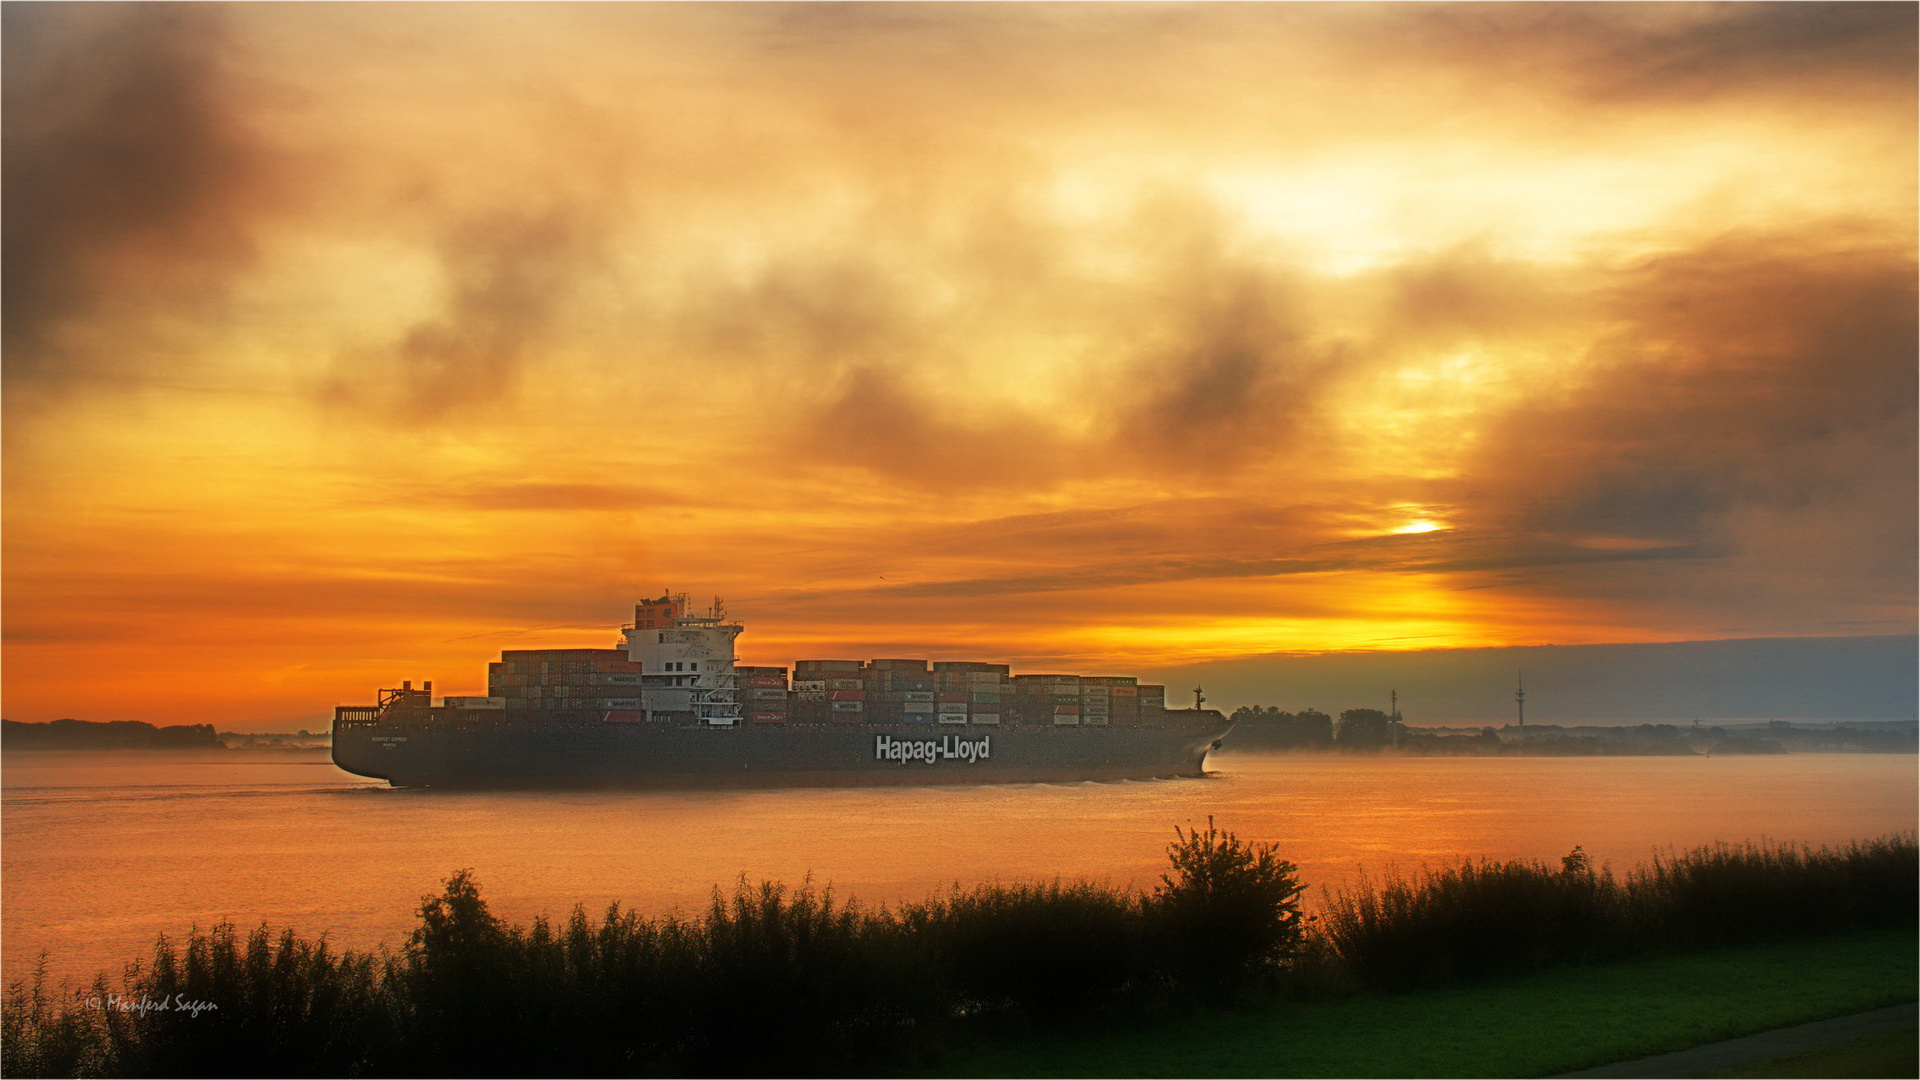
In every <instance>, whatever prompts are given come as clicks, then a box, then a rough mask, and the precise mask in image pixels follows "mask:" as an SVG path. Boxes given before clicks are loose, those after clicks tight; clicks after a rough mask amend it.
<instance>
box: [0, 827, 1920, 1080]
mask: <svg viewBox="0 0 1920 1080" xmlns="http://www.w3.org/2000/svg"><path fill="white" fill-rule="evenodd" d="M1176 837H1177V839H1176V842H1175V843H1173V844H1171V845H1169V848H1168V858H1169V866H1168V872H1167V874H1166V876H1165V877H1164V878H1163V880H1162V881H1161V883H1160V885H1159V887H1158V888H1156V889H1154V890H1153V891H1152V892H1146V893H1143V892H1135V891H1131V890H1125V889H1118V888H1113V887H1109V886H1105V885H1095V884H1087V883H1064V882H1058V881H1056V882H1049V883H1029V884H1012V885H982V886H977V887H974V888H972V889H965V890H962V889H958V888H956V889H955V890H954V891H953V892H952V893H950V894H947V895H945V896H939V897H934V898H930V899H928V900H926V901H923V902H921V903H918V904H910V905H906V906H904V907H901V908H899V909H897V910H887V909H872V910H869V909H864V908H862V907H860V906H859V905H857V904H854V903H850V902H841V901H839V900H838V899H837V898H836V897H835V896H834V895H833V893H832V891H831V890H829V889H817V888H815V887H814V885H813V884H812V882H811V881H807V882H803V883H802V884H801V885H800V886H799V887H798V888H789V887H787V886H784V885H781V884H778V883H773V882H761V883H757V884H755V883H750V882H748V881H747V880H746V879H745V878H742V879H741V880H740V881H739V882H737V883H736V884H735V886H734V888H733V889H732V891H731V892H727V893H723V892H722V891H720V890H717V889H716V890H715V893H714V896H713V899H712V902H711V904H710V905H709V906H708V908H707V910H706V911H705V913H704V914H702V915H699V916H695V917H690V918H683V917H675V916H667V917H655V918H648V917H643V916H641V915H640V914H638V913H636V912H633V911H628V910H624V909H622V908H621V907H620V906H619V905H617V904H615V905H612V906H610V907H609V908H608V909H607V910H606V911H605V912H604V913H603V914H602V915H601V916H600V917H599V918H591V917H589V916H588V915H587V914H586V912H585V911H584V910H582V909H580V908H575V909H574V911H573V912H572V914H571V915H570V916H569V917H568V918H567V919H566V920H564V921H563V922H561V923H560V924H558V925H555V924H554V923H552V922H550V921H549V920H547V919H545V918H538V919H535V920H534V921H533V922H532V924H531V925H529V926H525V927H522V926H514V925H509V924H507V923H505V922H503V921H502V920H500V919H498V918H497V917H495V916H494V915H493V914H492V913H491V912H490V911H489V910H488V908H487V904H486V901H485V899H484V897H483V896H482V893H481V889H480V886H479V883H478V882H477V881H476V880H475V878H474V876H473V875H472V874H471V873H470V872H468V871H460V872H458V873H455V874H454V875H452V876H451V877H449V878H448V879H447V880H446V882H445V883H444V888H443V889H442V891H441V892H440V893H439V894H438V895H432V896H427V897H423V898H422V901H421V905H420V907H419V909H418V912H417V914H418V916H419V924H418V928H417V929H416V930H415V931H414V932H413V934H412V936H411V937H410V938H409V939H408V941H407V942H406V943H405V945H404V946H403V947H402V948H401V949H400V950H399V951H398V952H397V953H390V952H387V951H385V950H382V951H379V952H372V953H368V952H356V951H352V950H341V951H336V950H334V949H332V948H331V947H330V946H329V944H328V942H327V941H326V940H325V938H324V937H322V938H319V939H306V938H302V937H300V936H298V935H296V934H294V933H293V932H292V931H282V932H281V933H280V934H278V935H277V936H275V935H273V934H271V933H270V932H269V931H268V930H267V929H266V928H265V927H262V928H260V929H258V930H255V931H253V932H251V933H249V934H245V935H242V934H241V933H239V932H238V931H237V930H236V929H235V928H234V927H233V926H232V925H230V924H223V925H221V926H217V927H214V928H213V929H211V930H198V929H196V930H194V931H192V932H191V933H189V934H188V935H187V936H186V937H185V938H184V939H183V940H182V941H181V942H180V943H179V944H176V943H175V942H173V941H172V940H170V939H167V938H162V939H161V940H160V941H159V942H158V943H157V945H156V947H155V949H154V953H153V955H152V957H151V959H150V960H148V961H146V962H143V963H138V964H131V965H129V966H128V967H127V969H126V971H125V972H124V973H123V975H122V977H121V979H120V980H119V981H118V983H117V984H116V983H110V981H109V980H108V979H107V978H106V977H105V976H104V975H103V976H100V977H98V978H96V979H95V980H94V981H93V982H92V983H91V984H89V985H87V986H85V987H82V988H77V989H76V988H71V987H67V988H62V989H60V990H50V989H49V988H48V986H47V980H46V977H45V971H44V965H43V966H42V969H41V970H40V971H39V972H38V973H37V974H36V976H35V977H34V978H32V979H31V980H27V981H24V982H18V983H15V984H13V985H12V986H10V987H9V988H8V989H7V991H6V994H5V997H4V1004H3V1005H0V1069H4V1071H5V1072H6V1073H7V1074H8V1075H12V1076H109V1075H198V1076H240V1075H282V1076H295V1075H328V1076H375V1075H449V1074H452V1075H476V1076H483V1075H553V1074H573V1075H615V1074H619V1075H643V1074H644V1075H665V1074H688V1075H702V1074H704V1075H717V1074H748V1073H752V1074H762V1075H805V1074H811V1073H822V1072H844V1071H848V1070H851V1069H856V1068H861V1067H867V1066H872V1065H875V1064H876V1063H892V1064H893V1065H899V1064H901V1063H906V1062H912V1061H915V1060H923V1059H925V1057H926V1055H928V1054H932V1053H936V1052H937V1050H938V1047H939V1046H940V1045H941V1042H942V1039H943V1037H944V1036H943V1033H945V1032H951V1031H954V1030H957V1029H958V1027H960V1026H965V1025H968V1024H975V1025H976V1027H977V1022H978V1021H981V1020H983V1019H984V1020H988V1021H996V1022H997V1020H996V1018H998V1019H1000V1020H1004V1019H1006V1018H1013V1019H1016V1020H1018V1019H1020V1018H1031V1019H1035V1020H1039V1021H1046V1022H1058V1021H1061V1020H1071V1019H1075V1018H1087V1017H1102V1016H1105V1017H1114V1016H1119V1017H1140V1016H1145V1015H1148V1014H1149V1013H1155V1014H1159V1013H1164V1012H1165V1010H1166V1008H1167V1007H1168V1006H1170V1005H1171V1006H1176V1007H1184V1006H1185V1005H1186V1004H1187V1003H1191V1002H1195V1001H1221V1000H1227V999H1233V998H1236V997H1239V998H1246V997H1248V996H1249V995H1260V994H1267V995H1271V994H1273V993H1275V992H1278V993H1279V994H1280V995H1281V996H1282V997H1283V998H1284V997H1288V996H1292V997H1299V996H1321V997H1326V996H1337V995H1339V994H1342V993H1346V992H1350V991H1353V990H1369V989H1400V988H1405V987H1409V986H1416V985H1422V984H1430V983H1446V982H1452V981H1458V980H1470V979H1476V978H1481V977H1485V976H1490V975H1498V974H1502V973H1506V972H1513V971H1520V970H1525V969H1529V968H1535V967H1540V966H1543V965H1550V964H1555V963H1563V962H1568V961H1575V962H1577V961H1584V960H1594V959H1600V958H1606V957H1612V956H1618V955H1625V954H1631V953H1635V952H1646V951H1659V950H1673V949H1693V948H1703V947H1710V946H1714V945H1719V944H1726V943H1730V942H1745V941H1759V940H1767V939H1773V938H1786V937H1795V936H1804V935H1808V934H1814V933H1820V932H1825V931H1839V930H1847V929H1854V928H1863V927H1875V926H1907V927H1910V926H1912V925H1914V923H1915V920H1916V899H1915V897H1916V893H1917V889H1920V881H1917V880H1916V879H1917V877H1920V874H1917V872H1916V868H1917V867H1920V860H1917V858H1916V845H1915V839H1914V837H1913V835H1912V834H1902V835H1898V836H1889V837H1883V838H1880V839H1877V840H1871V841H1863V842H1856V843H1854V844H1850V845H1847V846H1845V847H1842V848H1819V849H1811V848H1806V847H1801V846H1794V845H1787V844H1744V845H1716V846H1714V847H1711V848H1702V849H1698V850H1695V851H1690V852H1686V853H1680V854H1668V855H1665V856H1662V857H1660V858H1657V859H1655V860H1654V861H1653V862H1652V863H1651V864H1649V865H1647V866H1643V867H1638V868H1636V869H1634V870H1633V871H1631V872H1629V873H1628V874H1627V875H1626V876H1625V877H1624V878H1619V879H1616V878H1615V877H1614V876H1613V875H1612V874H1611V873H1610V872H1609V871H1608V870H1606V869H1604V868H1603V869H1599V870H1595V869H1594V868H1593V867H1591V866H1590V865H1589V864H1588V863H1587V861H1586V860H1585V858H1584V856H1583V855H1582V854H1581V853H1579V852H1578V851H1576V852H1575V853H1574V854H1572V855H1569V856H1568V857H1567V858H1566V859H1564V860H1562V861H1561V865H1560V866H1558V867H1553V866H1549V865H1546V864H1542V863H1538V862H1528V861H1513V862H1481V863H1471V864H1466V865H1463V866H1461V867H1459V868H1455V869H1448V870H1442V871H1438V872H1434V873H1429V874H1426V875H1423V876H1421V877H1419V878H1414V879H1403V878H1392V879H1388V880H1387V881H1385V882H1383V883H1381V884H1379V885H1377V886H1376V885H1372V884H1364V885H1363V886H1362V887H1360V888H1357V889H1354V890H1348V891H1343V892H1340V893H1337V894H1334V895H1332V896H1330V897H1329V898H1328V902H1327V903H1326V905H1325V910H1324V912H1323V914H1322V915H1321V916H1320V917H1319V919H1318V921H1313V920H1310V919H1309V918H1307V917H1306V916H1304V915H1303V914H1302V912H1301V908H1300V896H1301V893H1302V891H1303V889H1302V886H1301V885H1300V883H1299V881H1298V875H1297V872H1296V870H1295V868H1294V867H1293V866H1292V865H1291V864H1289V863H1287V862H1285V861H1284V860H1282V859H1280V858H1279V857H1278V855H1277V853H1276V851H1275V849H1274V847H1273V845H1269V844H1257V843H1243V842H1242V841H1240V840H1239V839H1238V838H1236V837H1235V836H1234V835H1233V834H1231V833H1227V832H1222V831H1219V830H1217V829H1216V828H1215V827H1214V826H1213V823H1212V822H1211V821H1209V822H1208V828H1207V829H1206V830H1205V831H1204V832H1203V831H1200V830H1191V831H1178V830H1177V831H1176ZM110 986H117V989H110ZM206 1006H211V1007H210V1008H209V1007H206Z"/></svg>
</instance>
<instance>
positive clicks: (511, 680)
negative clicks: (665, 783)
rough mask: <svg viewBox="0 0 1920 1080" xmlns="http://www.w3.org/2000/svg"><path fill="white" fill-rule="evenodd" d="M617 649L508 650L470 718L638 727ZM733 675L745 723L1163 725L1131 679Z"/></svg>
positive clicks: (914, 672) (814, 671) (1156, 703)
mask: <svg viewBox="0 0 1920 1080" xmlns="http://www.w3.org/2000/svg"><path fill="white" fill-rule="evenodd" d="M626 655H627V654H626V653H625V651H623V650H620V649H511V650H507V651H505V652H502V653H501V654H500V661H499V662H498V663H494V664H489V665H487V697H486V698H477V697H475V698H450V699H447V704H449V705H458V706H459V707H462V708H470V709H507V710H521V709H548V710H552V709H582V710H587V709H592V710H604V711H608V712H609V714H610V715H613V714H618V715H619V718H621V719H635V720H637V719H641V714H640V712H639V710H641V708H642V706H641V702H640V674H641V667H640V665H639V664H638V663H633V662H630V661H628V660H627V658H626ZM787 674H788V672H787V669H786V668H782V667H752V666H739V667H736V668H735V669H734V676H735V687H736V689H735V694H736V695H737V700H738V701H739V704H740V707H741V712H742V713H743V714H744V716H745V718H746V720H747V721H748V722H749V723H753V724H785V723H796V724H831V723H853V724H903V723H904V724H945V725H960V724H968V725H976V724H981V725H988V726H993V725H999V724H1032V725H1052V726H1060V727H1069V726H1077V725H1087V726H1095V727H1098V726H1103V725H1118V726H1127V725H1133V724H1141V723H1149V724H1152V723H1159V722H1162V721H1164V720H1165V718H1166V717H1165V710H1166V688H1165V687H1164V686H1154V685H1145V686H1143V685H1140V684H1139V683H1138V680H1136V679H1134V678H1132V677H1130V676H1117V675H1101V676H1080V675H1013V674H1012V673H1011V670H1010V668H1009V667H1008V666H1007V665H1006V664H985V663H976V662H972V661H947V660H943V661H940V662H938V663H935V664H933V665H931V667H929V665H928V663H927V662H926V661H925V660H901V659H881V660H869V661H865V662H862V661H859V660H800V661H797V662H796V663H795V664H794V666H793V672H792V675H793V677H792V679H791V681H789V679H788V677H787Z"/></svg>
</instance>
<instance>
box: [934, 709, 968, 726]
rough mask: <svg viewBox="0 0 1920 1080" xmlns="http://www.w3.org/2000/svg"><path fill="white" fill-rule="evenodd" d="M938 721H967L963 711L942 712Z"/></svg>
mask: <svg viewBox="0 0 1920 1080" xmlns="http://www.w3.org/2000/svg"><path fill="white" fill-rule="evenodd" d="M940 722H941V723H943V724H964V723H966V722H967V714H966V713H963V712H943V713H941V714H940Z"/></svg>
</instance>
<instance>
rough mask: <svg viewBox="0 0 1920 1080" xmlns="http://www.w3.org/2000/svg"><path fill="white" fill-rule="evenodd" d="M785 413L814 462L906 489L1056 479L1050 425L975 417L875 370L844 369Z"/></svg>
mask: <svg viewBox="0 0 1920 1080" xmlns="http://www.w3.org/2000/svg"><path fill="white" fill-rule="evenodd" d="M793 414H794V415H795V416H797V417H798V418H799V419H798V421H797V423H798V425H799V427H798V431H797V435H798V437H799V440H800V442H801V445H803V446H804V447H805V448H806V450H807V451H808V452H809V453H811V454H814V455H817V456H818V459H819V460H821V461H824V462H826V463H829V464H839V465H854V466H859V467H862V468H865V469H868V470H870V471H872V472H874V473H876V474H878V475H880V476H884V477H886V478H887V479H889V480H892V481H895V482H898V483H901V484H905V485H907V486H910V487H919V488H932V489H954V488H971V487H981V486H1000V485H1014V484H1018V485H1030V484H1034V483H1046V482H1048V481H1051V480H1054V479H1057V478H1058V477H1059V476H1060V472H1061V463H1062V459H1063V456H1064V455H1065V454H1066V453H1067V452H1068V448H1066V447H1065V446H1064V445H1063V443H1062V441H1061V440H1060V439H1059V438H1058V436H1057V435H1056V433H1055V432H1054V431H1053V430H1052V429H1051V428H1049V427H1048V426H1046V425H1045V424H1043V423H1042V422H1041V421H1039V420H1037V419H1036V418H1034V417H1031V416H1028V415H1026V414H1025V413H1023V412H1021V411H1019V410H1017V409H1012V408H1003V409H999V410H988V411H987V413H986V415H984V416H982V415H980V414H979V413H978V412H976V411H974V410H970V409H968V408H967V407H966V406H965V405H964V404H962V403H960V402H959V401H958V399H957V398H956V399H951V400H949V399H943V398H941V397H938V396H935V395H931V394H924V393H921V392H918V391H916V390H913V389H911V388H910V387H909V386H907V385H906V384H904V383H903V382H902V381H901V380H900V379H899V378H898V377H897V376H894V375H893V374H891V373H890V372H889V371H888V370H887V369H883V368H868V367H857V368H854V369H852V370H851V371H849V372H847V373H846V375H845V376H844V377H843V378H842V379H841V381H840V382H839V384H838V385H837V386H836V387H835V388H834V389H832V390H831V391H829V392H827V393H824V394H822V395H821V401H820V404H819V405H817V406H812V407H808V406H807V405H800V406H799V407H797V408H795V409H794V411H793Z"/></svg>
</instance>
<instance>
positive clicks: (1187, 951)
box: [1153, 817, 1306, 995]
mask: <svg viewBox="0 0 1920 1080" xmlns="http://www.w3.org/2000/svg"><path fill="white" fill-rule="evenodd" d="M1173 833H1174V836H1175V837H1176V839H1175V841H1174V842H1173V843H1171V844H1168V845H1167V860H1168V862H1170V863H1172V864H1173V865H1172V869H1171V871H1170V872H1169V873H1166V874H1163V875H1161V877H1160V887H1159V888H1158V889H1157V890H1155V892H1154V896H1153V906H1154V909H1155V911H1156V913H1157V914H1158V915H1159V916H1160V918H1161V919H1162V920H1163V926H1164V927H1165V929H1166V931H1167V936H1168V941H1169V944H1170V945H1171V946H1172V947H1173V949H1174V953H1173V956H1172V957H1171V960H1172V965H1171V966H1172V968H1173V971H1174V974H1175V977H1176V978H1178V979H1179V980H1180V981H1182V982H1184V983H1185V984H1186V985H1188V986H1189V987H1191V988H1194V989H1197V990H1200V991H1201V992H1203V993H1218V994H1222V995H1226V994H1231V993H1233V992H1235V991H1237V990H1239V989H1241V988H1243V987H1244V986H1246V985H1247V983H1248V982H1249V981H1250V980H1252V979H1254V978H1257V977H1259V976H1261V975H1264V974H1267V973H1269V972H1271V971H1273V970H1274V969H1276V968H1278V967H1279V965H1280V964H1281V963H1283V962H1284V961H1285V960H1286V959H1287V958H1288V957H1289V956H1291V955H1293V952H1294V951H1295V950H1296V949H1297V948H1298V947H1299V945H1300V941H1301V938H1302V937H1303V934H1304V926H1303V925H1302V922H1301V913H1300V894H1301V893H1303V892H1305V891H1306V886H1305V885H1302V884H1301V883H1300V877H1299V868H1297V867H1295V866H1294V865H1293V864H1292V863H1290V862H1287V861H1286V860H1284V859H1282V858H1280V856H1279V855H1278V854H1277V851H1278V849H1279V845H1278V844H1261V843H1251V844H1245V843H1241V841H1240V839H1239V837H1236V836H1235V835H1233V834H1232V833H1230V832H1221V831H1220V830H1219V829H1217V828H1215V827H1214V824H1213V818H1211V817H1209V818H1207V831H1206V832H1204V833H1203V832H1201V831H1200V830H1199V829H1197V828H1196V829H1192V830H1189V831H1186V832H1182V831H1181V829H1180V827H1179V826H1177V825H1176V826H1174V830H1173Z"/></svg>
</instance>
